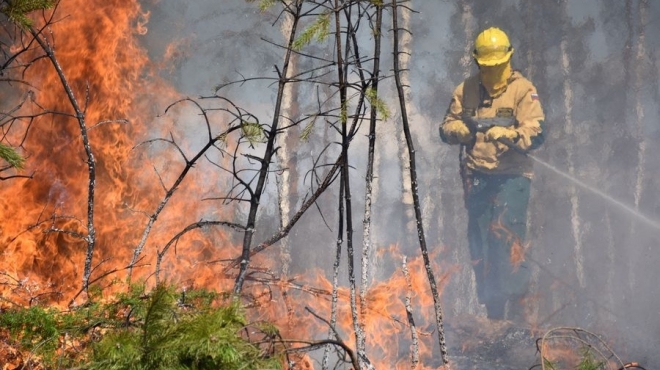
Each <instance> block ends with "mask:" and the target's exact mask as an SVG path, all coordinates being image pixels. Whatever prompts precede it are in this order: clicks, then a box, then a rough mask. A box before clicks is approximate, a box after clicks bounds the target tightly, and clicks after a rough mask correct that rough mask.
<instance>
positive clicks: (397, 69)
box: [392, 0, 449, 369]
mask: <svg viewBox="0 0 660 370" xmlns="http://www.w3.org/2000/svg"><path fill="white" fill-rule="evenodd" d="M398 10H399V6H398V4H397V0H392V29H393V42H394V46H393V48H392V52H393V54H394V80H395V82H396V88H397V96H398V98H399V108H400V109H401V123H402V125H403V131H404V133H405V137H406V144H407V146H408V158H409V165H410V171H409V172H410V188H411V190H412V192H411V194H412V198H413V206H414V210H415V218H416V221H417V237H418V239H419V246H420V249H421V252H422V258H423V259H424V267H425V269H426V276H427V278H428V280H429V285H430V287H431V294H432V296H433V303H434V308H435V319H436V325H437V329H438V345H439V349H440V356H441V358H442V362H443V364H444V366H445V369H449V356H448V354H447V345H446V343H445V331H444V322H443V321H444V319H443V313H442V307H441V304H440V295H439V293H438V287H437V284H436V281H435V276H434V274H433V270H432V269H431V261H430V260H429V253H428V249H427V247H426V236H425V234H424V223H423V219H422V211H421V205H420V202H419V194H418V186H417V172H416V171H417V169H416V163H415V147H414V144H413V141H412V136H411V134H410V125H409V123H408V113H407V109H406V93H405V92H404V87H403V83H402V81H401V75H402V74H403V73H404V71H403V70H402V68H401V65H400V60H399V58H400V57H401V54H402V52H401V51H400V48H399V32H400V31H401V30H403V31H404V32H408V30H407V29H400V28H399V24H398V23H399V22H398V17H399V16H398Z"/></svg>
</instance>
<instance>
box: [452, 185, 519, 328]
mask: <svg viewBox="0 0 660 370" xmlns="http://www.w3.org/2000/svg"><path fill="white" fill-rule="evenodd" d="M463 180H464V185H465V189H464V190H465V205H466V208H467V211H468V244H469V247H470V255H471V258H472V263H473V266H474V273H475V277H476V284H477V295H478V298H479V302H480V303H482V304H484V305H485V306H486V310H487V312H488V317H489V318H492V319H504V318H505V317H504V316H505V307H508V308H509V310H508V315H507V318H509V319H514V320H515V319H518V318H519V317H517V316H520V315H522V305H521V302H520V301H521V299H522V298H523V297H524V295H525V293H526V292H527V288H528V285H529V279H530V270H529V268H528V265H527V263H526V262H525V261H524V256H523V255H515V256H513V257H512V252H513V253H514V254H516V253H520V252H522V251H523V250H524V248H525V233H526V229H527V205H528V204H529V193H530V183H531V181H530V179H528V178H526V177H523V176H516V175H487V174H482V173H479V172H472V173H470V174H466V175H465V176H464V179H463ZM507 302H508V305H507Z"/></svg>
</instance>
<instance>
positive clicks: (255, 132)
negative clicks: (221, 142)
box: [241, 121, 265, 144]
mask: <svg viewBox="0 0 660 370" xmlns="http://www.w3.org/2000/svg"><path fill="white" fill-rule="evenodd" d="M241 131H242V132H243V137H245V138H246V139H247V140H248V141H249V142H250V144H254V143H260V142H263V141H264V140H265V135H264V130H263V128H262V127H261V125H260V124H258V123H255V122H245V121H244V122H243V123H241Z"/></svg>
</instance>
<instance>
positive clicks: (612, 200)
mask: <svg viewBox="0 0 660 370" xmlns="http://www.w3.org/2000/svg"><path fill="white" fill-rule="evenodd" d="M498 141H500V142H501V143H503V144H505V145H507V146H508V147H509V148H511V149H513V150H515V151H517V152H518V153H520V154H523V155H525V156H527V157H529V158H531V159H532V160H534V162H536V163H538V164H540V165H542V166H543V167H545V168H547V169H549V170H551V171H552V172H554V173H555V174H557V175H560V176H561V177H563V178H565V179H567V180H569V181H571V182H572V183H574V184H575V185H578V186H580V187H582V188H583V189H585V190H588V191H590V192H591V193H593V194H596V195H598V196H600V197H601V198H603V199H605V200H606V201H608V202H609V203H610V204H614V205H616V206H618V207H619V208H620V209H621V210H624V211H626V212H627V213H629V214H630V215H632V216H634V217H635V218H636V219H638V220H640V221H642V222H644V223H645V224H647V225H648V226H651V227H653V228H655V229H658V230H660V221H657V220H654V219H652V218H650V217H648V216H646V215H644V214H643V213H641V212H640V211H639V210H637V209H635V208H633V207H631V206H630V205H628V204H626V203H624V202H622V201H620V200H618V199H616V198H614V197H613V196H611V195H609V194H607V193H605V192H604V191H602V190H599V189H598V188H596V187H594V186H591V185H589V184H587V183H585V182H584V181H582V180H580V179H578V178H576V177H574V176H573V175H571V174H569V173H566V172H564V171H562V170H560V169H558V168H557V167H555V166H553V165H551V164H550V163H548V162H545V161H544V160H542V159H540V158H538V157H536V156H534V155H532V154H530V153H529V152H526V151H524V150H522V149H520V148H519V147H517V146H515V145H514V144H513V143H512V142H510V141H508V140H506V139H500V140H498Z"/></svg>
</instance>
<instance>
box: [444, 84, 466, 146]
mask: <svg viewBox="0 0 660 370" xmlns="http://www.w3.org/2000/svg"><path fill="white" fill-rule="evenodd" d="M462 101H463V83H461V84H460V85H458V87H457V88H456V89H455V90H454V93H453V96H452V98H451V102H450V103H449V108H447V113H445V117H444V119H443V121H442V123H441V124H440V140H442V141H443V142H444V143H447V144H460V143H459V142H458V140H456V138H455V137H454V136H452V135H450V134H449V133H448V132H447V131H446V130H445V127H446V126H447V124H448V123H450V122H453V121H461V113H462V112H463V104H462V103H461V102H462Z"/></svg>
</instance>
